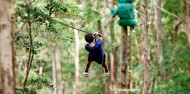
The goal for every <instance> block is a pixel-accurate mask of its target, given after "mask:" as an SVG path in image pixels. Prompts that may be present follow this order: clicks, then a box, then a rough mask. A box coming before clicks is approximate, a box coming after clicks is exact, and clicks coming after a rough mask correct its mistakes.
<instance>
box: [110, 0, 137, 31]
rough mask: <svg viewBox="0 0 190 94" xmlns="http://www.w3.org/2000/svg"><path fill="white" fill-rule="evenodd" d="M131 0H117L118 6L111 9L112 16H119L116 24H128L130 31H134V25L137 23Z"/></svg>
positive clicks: (123, 25)
mask: <svg viewBox="0 0 190 94" xmlns="http://www.w3.org/2000/svg"><path fill="white" fill-rule="evenodd" d="M133 1H134V0H118V7H117V8H113V9H111V13H112V16H113V18H114V17H115V16H117V15H118V16H119V18H120V19H119V21H118V24H119V25H120V26H122V27H126V26H130V28H131V30H132V31H134V27H135V26H136V24H137V20H136V19H135V7H134V5H133Z"/></svg>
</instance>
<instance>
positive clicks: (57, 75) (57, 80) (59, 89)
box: [52, 46, 63, 94]
mask: <svg viewBox="0 0 190 94" xmlns="http://www.w3.org/2000/svg"><path fill="white" fill-rule="evenodd" d="M52 54H53V60H52V61H53V62H52V63H53V66H52V67H53V82H54V87H55V90H54V94H63V83H62V74H61V61H60V48H57V47H55V46H54V47H53V53H52Z"/></svg>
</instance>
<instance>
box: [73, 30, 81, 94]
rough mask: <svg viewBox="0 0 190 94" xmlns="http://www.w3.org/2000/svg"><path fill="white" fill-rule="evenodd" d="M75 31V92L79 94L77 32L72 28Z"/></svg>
mask: <svg viewBox="0 0 190 94" xmlns="http://www.w3.org/2000/svg"><path fill="white" fill-rule="evenodd" d="M74 33H75V94H79V46H80V44H79V43H80V42H79V33H78V31H77V30H74Z"/></svg>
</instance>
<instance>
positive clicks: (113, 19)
mask: <svg viewBox="0 0 190 94" xmlns="http://www.w3.org/2000/svg"><path fill="white" fill-rule="evenodd" d="M113 20H114V19H113V17H111V19H110V20H109V21H108V23H107V24H106V25H105V26H103V27H105V28H106V27H107V26H108V25H109V24H110V23H111V22H112V21H113ZM54 21H56V22H59V23H60V24H62V25H65V26H67V27H70V28H72V29H75V30H78V31H81V32H83V33H89V32H87V31H85V30H81V29H78V28H76V27H73V26H70V25H68V24H65V23H63V22H61V21H58V20H54ZM103 27H101V28H100V29H99V30H98V31H96V32H100V31H101V30H102V28H103Z"/></svg>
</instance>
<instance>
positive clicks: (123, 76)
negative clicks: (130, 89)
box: [120, 27, 127, 94]
mask: <svg viewBox="0 0 190 94" xmlns="http://www.w3.org/2000/svg"><path fill="white" fill-rule="evenodd" d="M121 41H122V42H121V43H122V44H121V84H120V85H121V89H123V90H124V89H127V82H126V78H127V27H122V37H121ZM120 94H126V91H121V92H120Z"/></svg>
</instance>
